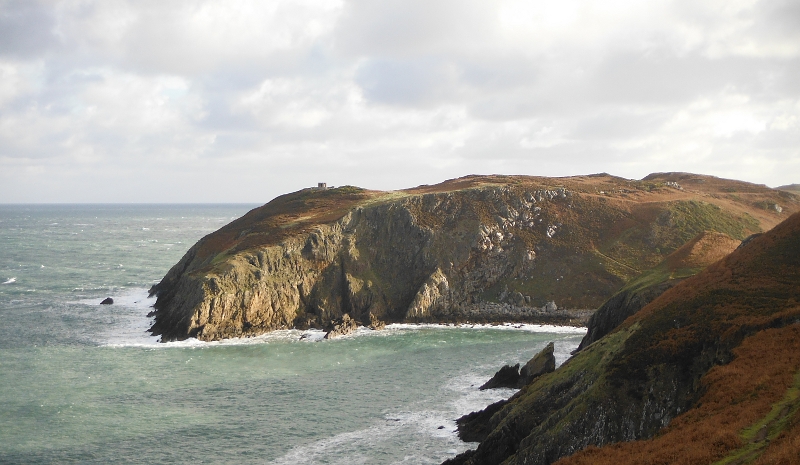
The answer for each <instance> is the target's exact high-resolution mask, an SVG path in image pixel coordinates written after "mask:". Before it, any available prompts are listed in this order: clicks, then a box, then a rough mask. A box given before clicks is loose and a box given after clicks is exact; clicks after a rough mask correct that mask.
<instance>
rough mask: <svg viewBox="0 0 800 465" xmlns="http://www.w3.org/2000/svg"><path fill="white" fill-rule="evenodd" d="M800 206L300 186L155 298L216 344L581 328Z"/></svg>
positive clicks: (497, 189) (617, 183)
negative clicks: (328, 334)
mask: <svg viewBox="0 0 800 465" xmlns="http://www.w3.org/2000/svg"><path fill="white" fill-rule="evenodd" d="M776 206H778V207H779V208H775V207H776ZM799 207H800V204H799V203H798V197H797V196H795V195H793V194H790V193H786V192H781V191H776V190H773V189H769V188H767V187H765V186H759V185H754V184H748V183H743V182H739V181H730V180H721V179H718V178H713V177H709V176H699V175H689V174H685V173H665V174H655V175H651V176H649V177H648V178H646V179H645V180H642V181H635V180H627V179H622V178H618V177H614V176H610V175H606V174H602V175H593V176H577V177H570V178H537V177H527V176H468V177H465V178H460V179H455V180H451V181H447V182H444V183H442V184H438V185H435V186H420V187H418V188H414V189H408V190H404V191H395V192H376V191H367V190H363V189H359V188H355V187H343V188H337V189H326V190H317V189H305V190H302V191H299V192H295V193H292V194H287V195H284V196H281V197H278V198H276V199H275V200H273V201H271V202H270V203H268V204H266V205H264V206H263V207H260V208H257V209H254V210H252V211H251V212H249V213H248V214H246V215H245V216H243V217H242V218H240V219H238V220H236V221H234V222H232V223H231V224H229V225H227V226H225V227H223V228H222V229H220V230H219V231H217V232H215V233H212V234H210V235H208V236H206V237H204V238H203V239H201V240H200V241H199V242H198V243H197V244H195V245H194V246H193V247H192V248H191V249H190V250H189V251H188V252H187V253H186V255H185V256H184V257H183V258H182V259H181V260H180V262H179V263H178V264H176V265H175V266H174V267H173V268H172V269H171V270H170V271H169V272H168V273H167V275H166V276H165V277H164V279H163V280H162V281H161V282H160V283H158V284H157V285H155V286H154V287H153V289H152V290H151V292H152V293H154V294H156V295H157V297H158V299H157V302H156V304H155V311H154V314H155V318H156V319H155V323H154V325H153V327H152V331H153V333H154V334H160V335H161V336H162V340H163V341H168V340H174V339H185V338H187V337H197V338H199V339H204V340H214V339H220V338H227V337H237V336H248V335H256V334H260V333H263V332H266V331H271V330H274V329H280V328H291V327H300V328H304V327H308V326H321V325H325V324H326V323H328V322H329V321H331V320H333V319H335V318H339V317H341V316H342V315H344V314H348V315H349V316H351V317H352V318H353V319H355V320H357V321H361V322H364V323H366V322H370V321H377V320H383V321H464V320H471V321H500V320H506V321H508V320H517V321H521V320H527V321H540V322H555V323H572V324H580V323H581V320H576V318H579V317H581V316H582V315H586V314H587V313H586V312H583V313H581V312H578V311H573V310H580V309H595V308H597V307H598V306H599V305H600V304H602V303H603V302H604V301H605V300H607V299H608V298H609V297H610V296H611V295H613V294H614V293H615V292H617V291H618V290H619V289H620V288H621V287H622V286H623V285H624V284H625V283H627V282H629V281H630V280H631V279H633V278H635V277H637V276H638V275H640V274H641V272H642V270H646V269H649V268H651V267H653V266H654V265H656V264H658V263H660V262H661V261H663V260H664V258H665V257H666V256H667V255H668V254H670V253H671V252H673V251H674V250H676V249H677V248H679V247H681V246H682V245H683V244H685V243H686V242H687V241H689V240H691V239H692V238H693V237H695V236H696V235H697V234H699V233H700V232H702V231H705V230H713V231H718V232H721V233H725V234H726V235H728V236H730V237H732V238H734V239H737V240H742V239H744V238H745V237H747V236H748V235H750V234H752V233H755V232H759V231H763V230H767V229H769V228H771V227H772V226H774V225H775V224H777V223H778V222H779V221H780V220H781V219H783V218H785V217H786V216H787V214H788V213H790V212H793V211H797V210H798V208H799ZM779 210H780V211H779ZM553 302H555V304H553Z"/></svg>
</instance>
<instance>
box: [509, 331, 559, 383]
mask: <svg viewBox="0 0 800 465" xmlns="http://www.w3.org/2000/svg"><path fill="white" fill-rule="evenodd" d="M554 352H555V344H553V343H552V342H551V343H549V344H547V345H546V346H545V347H544V349H542V350H541V352H539V353H538V354H536V355H534V357H533V358H532V359H530V360H528V363H526V364H525V366H524V367H522V369H521V370H520V371H519V386H518V387H522V386H525V385H527V384H530V383H531V382H532V381H533V380H534V379H536V378H538V377H539V376H542V375H543V374H546V373H552V372H553V371H554V370H555V369H556V357H555V355H554Z"/></svg>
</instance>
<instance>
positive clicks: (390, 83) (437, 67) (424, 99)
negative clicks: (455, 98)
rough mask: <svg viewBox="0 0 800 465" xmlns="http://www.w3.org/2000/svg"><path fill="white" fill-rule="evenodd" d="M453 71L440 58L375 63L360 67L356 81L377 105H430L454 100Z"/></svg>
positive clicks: (376, 60) (381, 60) (374, 61)
mask: <svg viewBox="0 0 800 465" xmlns="http://www.w3.org/2000/svg"><path fill="white" fill-rule="evenodd" d="M453 71H454V70H453V69H452V68H451V67H450V66H448V63H446V62H444V61H442V60H439V59H436V58H427V59H426V58H423V59H420V60H415V61H400V60H386V59H371V60H368V61H367V62H366V63H364V64H363V65H362V66H360V67H359V69H358V71H357V72H356V77H355V81H356V83H357V84H358V85H359V86H360V87H361V88H362V89H363V91H364V96H365V97H366V98H367V99H369V100H371V101H373V102H377V103H389V104H400V105H409V106H414V105H426V104H428V103H432V102H441V101H442V100H446V99H447V97H449V96H450V95H449V94H451V92H452V91H453V90H454V89H453V85H454V81H455V79H454V78H455V76H453V74H454V72H453Z"/></svg>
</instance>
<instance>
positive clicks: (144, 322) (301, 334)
mask: <svg viewBox="0 0 800 465" xmlns="http://www.w3.org/2000/svg"><path fill="white" fill-rule="evenodd" d="M142 291H144V292H145V294H146V290H142ZM123 295H124V294H123ZM132 295H134V297H135V296H140V295H139V294H136V293H133V294H132ZM112 298H113V299H114V305H116V304H117V303H118V302H117V297H115V296H112ZM130 300H131V299H130V298H129V299H127V301H130ZM139 300H142V301H144V300H146V303H145V304H141V302H138V303H136V302H134V304H135V305H131V304H130V303H129V302H128V304H127V305H128V306H142V305H144V306H146V307H147V308H149V307H152V306H153V304H154V303H155V298H154V297H153V298H147V297H146V295H145V296H144V298H143V299H139ZM79 302H80V303H84V304H88V305H97V304H98V303H99V301H97V300H96V299H84V300H81V301H79ZM125 302H126V301H120V302H119V303H120V304H121V305H126V303H125ZM148 312H149V310H148ZM148 312H145V313H144V314H146V313H148ZM144 314H142V315H140V318H139V319H140V321H138V322H137V323H136V325H135V327H134V328H133V329H134V330H137V331H138V330H140V329H141V330H142V331H143V332H144V331H145V330H146V329H148V328H150V326H152V324H153V320H152V318H145V317H144V316H143V315H144ZM421 329H462V330H463V329H483V330H508V331H525V332H532V333H552V334H564V335H570V334H576V335H577V334H585V333H586V328H580V327H573V326H552V325H534V324H513V323H506V324H502V325H491V324H475V325H471V324H470V325H467V324H461V325H456V324H436V323H424V324H414V323H393V324H389V325H386V328H385V329H383V330H378V331H376V330H372V329H369V328H366V327H364V326H359V327H358V329H356V331H354V332H352V333H350V334H347V335H344V336H338V337H336V338H335V339H330V340H328V339H325V331H322V330H314V329H311V330H305V331H303V330H298V329H281V330H275V331H271V332H269V333H265V334H261V335H258V336H249V337H237V338H229V339H223V340H220V341H201V340H199V339H196V338H189V339H185V340H183V341H171V342H166V343H163V344H161V343H157V342H158V337H153V336H150V335H149V333H147V336H146V340H143V339H141V338H139V339H137V340H134V341H130V344H127V343H124V342H113V343H109V344H110V345H114V346H124V345H133V346H140V345H143V344H144V345H148V346H158V347H163V348H169V347H214V346H239V345H252V344H269V343H271V342H298V341H299V342H323V341H324V342H328V343H330V342H335V341H340V340H348V339H354V338H359V337H387V336H391V335H393V334H397V333H403V332H408V331H419V330H421ZM129 332H130V331H129ZM576 347H577V346H576ZM569 350H572V349H569ZM569 350H567V349H564V350H562V351H559V344H556V351H555V356H556V362H557V364H559V365H560V364H561V363H563V362H564V360H566V359H567V358H569ZM562 352H563V353H562Z"/></svg>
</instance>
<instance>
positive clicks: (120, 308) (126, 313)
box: [73, 288, 158, 347]
mask: <svg viewBox="0 0 800 465" xmlns="http://www.w3.org/2000/svg"><path fill="white" fill-rule="evenodd" d="M109 297H111V298H112V299H113V300H114V303H113V304H111V305H100V302H101V301H102V300H103V298H97V297H95V298H91V299H89V298H87V299H80V300H78V301H75V302H73V303H75V304H79V305H84V306H87V307H92V308H94V309H95V315H93V316H94V317H96V318H100V319H103V320H104V321H108V323H107V327H106V328H105V329H104V330H103V331H101V332H100V334H99V335H98V339H99V340H98V341H97V342H99V343H100V344H101V345H103V346H111V347H125V346H148V347H155V346H158V338H157V337H155V336H151V335H150V333H148V332H147V330H148V329H149V328H150V326H152V324H153V321H152V318H148V317H147V314H148V313H149V312H150V311H151V310H152V308H151V307H152V306H153V304H154V303H155V301H156V299H155V297H149V296H148V290H147V289H144V288H130V289H121V290H119V291H117V292H112V293H111V294H110V295H109Z"/></svg>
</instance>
